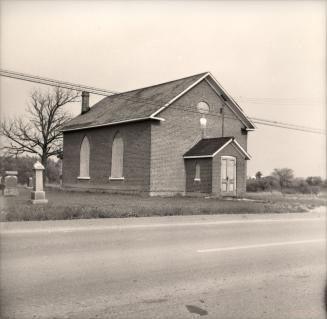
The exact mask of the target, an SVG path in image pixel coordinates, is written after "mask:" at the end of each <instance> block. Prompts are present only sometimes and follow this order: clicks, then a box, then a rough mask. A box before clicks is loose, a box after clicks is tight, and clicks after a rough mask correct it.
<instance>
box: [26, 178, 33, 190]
mask: <svg viewBox="0 0 327 319" xmlns="http://www.w3.org/2000/svg"><path fill="white" fill-rule="evenodd" d="M27 188H33V177H29V178H28V184H27Z"/></svg>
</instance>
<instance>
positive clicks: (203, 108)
mask: <svg viewBox="0 0 327 319" xmlns="http://www.w3.org/2000/svg"><path fill="white" fill-rule="evenodd" d="M196 108H197V110H198V111H199V112H200V113H202V114H207V113H209V110H210V109H209V105H208V104H207V103H206V102H203V101H201V102H199V103H198V105H197V106H196Z"/></svg>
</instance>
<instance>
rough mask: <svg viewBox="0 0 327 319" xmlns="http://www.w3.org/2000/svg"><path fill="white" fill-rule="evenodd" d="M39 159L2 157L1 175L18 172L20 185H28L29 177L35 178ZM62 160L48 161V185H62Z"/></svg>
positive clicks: (46, 176) (0, 161) (0, 163)
mask: <svg viewBox="0 0 327 319" xmlns="http://www.w3.org/2000/svg"><path fill="white" fill-rule="evenodd" d="M38 159H39V158H38V157H31V156H9V155H6V156H0V175H4V173H5V171H17V172H18V176H17V178H18V183H19V184H22V185H24V184H27V183H28V179H29V177H33V165H34V163H35V162H36V161H37V160H38ZM60 165H61V163H60V160H58V161H55V160H54V159H50V158H48V159H47V166H46V171H45V178H46V182H47V183H58V184H59V183H60V174H61V169H60Z"/></svg>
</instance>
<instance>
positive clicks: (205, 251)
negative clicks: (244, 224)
mask: <svg viewBox="0 0 327 319" xmlns="http://www.w3.org/2000/svg"><path fill="white" fill-rule="evenodd" d="M325 241H326V238H318V239H308V240H297V241H282V242H276V243H267V244H259V245H247V246H232V247H221V248H210V249H200V250H197V252H198V253H213V252H220V251H229V250H239V249H251V248H263V247H277V246H287V245H299V244H309V243H321V242H325Z"/></svg>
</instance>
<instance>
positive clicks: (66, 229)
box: [0, 218, 326, 235]
mask: <svg viewBox="0 0 327 319" xmlns="http://www.w3.org/2000/svg"><path fill="white" fill-rule="evenodd" d="M309 221H315V222H326V218H290V219H243V220H224V221H217V222H199V223H197V222H187V223H178V222H176V223H161V224H158V223H156V224H135V225H89V226H73V227H69V226H64V227H59V226H56V225H53V227H49V226H48V225H47V227H45V228H29V229H23V228H21V229H14V228H13V229H5V224H6V223H2V225H1V224H0V234H2V235H5V234H26V233H70V232H78V231H92V230H123V229H138V228H164V227H186V226H212V225H217V226H219V225H231V224H253V223H293V222H309ZM9 226H10V225H9Z"/></svg>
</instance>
